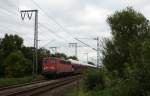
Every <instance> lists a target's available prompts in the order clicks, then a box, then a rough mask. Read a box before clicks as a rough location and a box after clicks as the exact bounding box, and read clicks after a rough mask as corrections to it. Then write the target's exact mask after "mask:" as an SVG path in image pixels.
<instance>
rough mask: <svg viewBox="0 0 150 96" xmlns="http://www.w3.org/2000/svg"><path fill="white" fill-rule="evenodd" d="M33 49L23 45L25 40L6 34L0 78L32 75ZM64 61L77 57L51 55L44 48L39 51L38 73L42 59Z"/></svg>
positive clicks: (0, 44)
mask: <svg viewBox="0 0 150 96" xmlns="http://www.w3.org/2000/svg"><path fill="white" fill-rule="evenodd" d="M33 52H34V48H33V47H27V46H25V45H24V44H23V38H21V37H19V36H18V35H8V34H6V35H5V36H4V38H1V39H0V77H24V76H28V75H31V74H32V64H33V63H32V62H33ZM48 56H50V57H56V58H62V59H74V60H77V57H75V56H67V55H66V54H64V53H56V54H50V51H49V50H47V49H44V48H39V49H38V65H39V69H38V73H39V74H40V73H41V64H42V59H43V58H45V57H48Z"/></svg>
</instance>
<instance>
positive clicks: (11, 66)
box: [3, 51, 31, 77]
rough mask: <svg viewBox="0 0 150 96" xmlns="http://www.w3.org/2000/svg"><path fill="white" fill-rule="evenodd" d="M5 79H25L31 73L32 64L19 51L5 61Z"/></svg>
mask: <svg viewBox="0 0 150 96" xmlns="http://www.w3.org/2000/svg"><path fill="white" fill-rule="evenodd" d="M3 66H4V68H5V69H4V70H5V77H23V76H24V75H25V74H27V73H29V71H30V68H29V67H31V62H30V61H29V60H28V59H25V58H24V56H23V54H22V53H21V52H19V51H16V52H12V53H10V54H9V55H8V56H7V58H6V59H5V60H4V65H3Z"/></svg>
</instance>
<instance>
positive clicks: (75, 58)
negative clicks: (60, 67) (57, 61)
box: [67, 56, 78, 60]
mask: <svg viewBox="0 0 150 96" xmlns="http://www.w3.org/2000/svg"><path fill="white" fill-rule="evenodd" d="M67 59H72V60H78V58H77V57H76V56H69V57H68V58H67Z"/></svg>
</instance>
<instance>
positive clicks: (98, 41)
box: [96, 37, 100, 67]
mask: <svg viewBox="0 0 150 96" xmlns="http://www.w3.org/2000/svg"><path fill="white" fill-rule="evenodd" d="M96 40H97V67H98V66H99V65H100V39H99V37H97V38H96Z"/></svg>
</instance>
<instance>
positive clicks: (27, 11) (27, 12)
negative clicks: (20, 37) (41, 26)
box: [20, 10, 38, 79]
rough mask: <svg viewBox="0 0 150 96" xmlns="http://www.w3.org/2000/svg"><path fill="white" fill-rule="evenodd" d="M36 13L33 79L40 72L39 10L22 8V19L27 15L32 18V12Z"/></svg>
mask: <svg viewBox="0 0 150 96" xmlns="http://www.w3.org/2000/svg"><path fill="white" fill-rule="evenodd" d="M33 12H34V13H35V23H34V52H33V69H32V76H33V79H34V78H35V77H36V75H37V74H38V10H22V11H20V13H21V18H22V20H24V19H25V17H26V15H27V16H28V19H29V20H30V19H31V18H32V13H33Z"/></svg>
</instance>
